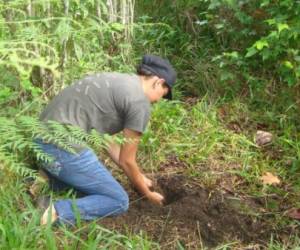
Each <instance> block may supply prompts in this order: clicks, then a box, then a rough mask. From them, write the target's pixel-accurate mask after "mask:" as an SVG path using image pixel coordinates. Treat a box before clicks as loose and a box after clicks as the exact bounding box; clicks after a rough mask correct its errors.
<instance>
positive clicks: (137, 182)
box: [120, 161, 151, 196]
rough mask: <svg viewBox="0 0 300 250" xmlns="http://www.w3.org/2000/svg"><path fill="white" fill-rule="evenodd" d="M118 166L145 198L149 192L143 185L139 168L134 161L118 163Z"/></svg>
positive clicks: (143, 181)
mask: <svg viewBox="0 0 300 250" xmlns="http://www.w3.org/2000/svg"><path fill="white" fill-rule="evenodd" d="M120 166H121V167H122V169H123V170H124V172H125V174H126V175H127V176H128V178H129V179H130V181H131V182H132V184H133V185H134V186H135V187H136V188H137V189H138V191H139V192H140V193H142V194H144V195H146V196H147V195H148V194H149V193H150V192H151V191H150V189H149V188H148V186H147V185H146V183H145V180H144V178H143V174H142V173H141V171H140V169H139V166H138V165H137V163H136V162H135V161H127V162H120Z"/></svg>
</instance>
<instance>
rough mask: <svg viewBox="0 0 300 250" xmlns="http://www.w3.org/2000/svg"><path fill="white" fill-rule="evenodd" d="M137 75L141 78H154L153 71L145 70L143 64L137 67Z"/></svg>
mask: <svg viewBox="0 0 300 250" xmlns="http://www.w3.org/2000/svg"><path fill="white" fill-rule="evenodd" d="M136 73H137V74H138V75H140V76H154V74H153V73H152V72H151V71H149V70H147V69H145V68H144V67H143V65H141V64H140V65H138V66H137V67H136Z"/></svg>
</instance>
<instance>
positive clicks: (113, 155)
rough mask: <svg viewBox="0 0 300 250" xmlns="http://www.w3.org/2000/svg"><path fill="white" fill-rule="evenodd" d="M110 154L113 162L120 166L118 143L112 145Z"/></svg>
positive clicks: (109, 149)
mask: <svg viewBox="0 0 300 250" xmlns="http://www.w3.org/2000/svg"><path fill="white" fill-rule="evenodd" d="M108 153H109V156H110V158H111V159H112V160H113V162H114V163H116V164H117V165H118V166H120V162H119V158H120V146H119V145H118V144H116V143H112V144H110V145H109V148H108Z"/></svg>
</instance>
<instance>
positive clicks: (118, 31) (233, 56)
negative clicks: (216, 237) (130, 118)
mask: <svg viewBox="0 0 300 250" xmlns="http://www.w3.org/2000/svg"><path fill="white" fill-rule="evenodd" d="M108 3H110V4H108ZM0 13H1V15H0V106H1V109H0V116H1V117H0V143H1V144H0V183H1V185H0V200H1V202H0V248H1V249H159V248H160V246H159V245H158V243H156V242H152V241H151V239H149V238H147V235H145V234H144V233H141V235H121V234H119V233H117V232H111V231H109V230H108V229H105V228H103V227H101V226H100V225H101V222H100V223H99V221H96V222H93V223H81V224H79V225H78V227H77V228H64V227H62V228H56V227H50V226H47V227H45V228H42V227H40V226H39V217H40V211H38V210H37V209H36V208H35V207H34V205H33V203H32V199H31V197H30V195H29V194H28V185H27V182H26V178H28V176H33V177H35V176H36V167H35V166H34V165H35V161H34V158H38V159H46V158H47V156H46V155H43V154H42V153H41V152H39V150H38V149H37V148H36V146H35V144H34V143H33V141H32V139H33V138H36V137H38V136H39V137H41V136H42V137H45V138H49V139H53V140H54V139H56V140H58V143H59V144H60V145H62V146H63V147H65V148H68V143H69V142H70V141H71V142H72V141H73V142H78V143H83V142H82V141H83V140H85V141H88V142H89V143H90V144H93V145H94V146H97V145H98V146H99V145H102V146H103V144H102V143H103V140H102V139H103V138H99V136H98V135H96V134H91V135H84V134H83V133H81V131H78V130H76V129H74V130H73V131H70V128H69V129H68V133H66V128H65V127H64V126H59V125H58V124H52V126H53V133H52V134H51V133H50V134H49V133H48V132H47V133H46V132H45V128H44V127H43V125H41V124H40V123H39V122H38V121H37V119H36V118H37V116H38V114H39V112H40V111H41V109H42V107H43V105H44V104H45V103H47V102H48V101H49V99H51V98H52V97H53V96H54V95H55V94H56V93H58V91H59V90H61V89H62V88H64V87H65V86H66V85H68V84H70V83H71V82H72V81H73V80H74V79H76V78H79V77H81V76H82V75H84V74H87V73H89V72H101V71H113V70H115V71H122V72H128V71H134V66H135V64H136V63H137V62H138V60H139V59H140V57H141V55H142V54H145V53H154V54H160V55H162V56H167V57H168V58H169V59H170V61H171V62H172V63H173V64H174V65H175V67H176V69H177V70H178V78H179V79H178V85H177V87H176V89H175V100H174V101H173V102H166V101H163V102H161V103H159V104H156V105H155V106H154V107H153V114H152V119H151V122H150V124H149V127H148V130H147V131H146V133H145V134H144V135H143V138H142V144H141V154H140V155H139V161H140V162H141V163H143V165H142V166H143V168H144V169H145V171H146V172H153V173H154V172H156V171H157V170H158V169H159V167H160V165H161V164H162V163H163V162H164V161H166V159H168V157H169V156H170V155H175V156H176V157H177V158H178V159H179V160H180V161H181V162H183V163H184V164H185V166H187V167H186V169H185V170H184V174H186V175H188V176H193V177H194V178H196V179H197V180H198V181H199V183H202V184H203V185H205V186H207V187H212V188H216V189H219V188H222V185H221V184H222V181H223V180H229V181H230V183H231V186H230V187H228V186H227V188H230V191H232V192H234V193H236V194H237V195H246V196H251V197H256V198H262V199H264V200H265V204H264V206H265V213H268V214H269V215H270V217H269V219H268V223H269V224H271V225H272V227H273V228H274V229H277V230H279V231H280V229H283V228H291V229H293V230H291V232H292V233H291V235H290V237H289V238H288V239H286V240H282V241H279V240H278V238H276V235H274V237H272V238H270V239H269V243H268V246H266V248H267V249H272V250H273V249H274V250H275V249H299V244H300V238H299V222H298V221H296V220H291V219H289V218H288V217H287V216H283V214H284V211H286V210H287V209H289V208H292V207H299V206H300V200H299V195H300V182H299V179H300V137H299V126H300V123H299V97H300V92H299V81H300V39H299V38H300V19H299V15H300V4H299V2H298V1H294V0H281V1H276V0H263V1H257V0H255V1H250V0H243V1H237V0H201V1H196V0H178V1H170V0H167V1H157V0H152V1H146V0H145V1H131V0H123V1H115V0H111V1H102V0H91V1H69V0H64V1H57V0H52V1H50V0H49V1H48V0H43V1H23V0H12V1H3V2H2V3H0ZM71 130H72V129H71ZM257 130H265V131H268V132H271V133H272V134H273V140H272V142H271V143H269V144H267V145H265V146H258V145H257V144H256V143H255V135H256V132H257ZM47 131H48V130H47ZM104 139H105V138H104ZM66 140H67V141H66ZM79 141H80V142H79ZM49 160H50V159H49ZM265 172H271V173H273V174H274V175H276V176H278V177H279V179H280V180H281V184H280V185H277V186H272V185H263V183H262V181H261V179H260V178H261V176H262V175H263V174H264V173H265ZM42 185H43V184H42ZM41 192H44V193H49V192H50V191H49V189H48V187H47V186H46V185H44V186H43V190H42V191H41ZM68 195H72V194H68ZM53 196H54V197H57V194H53ZM236 246H237V245H236V244H235V243H234V242H233V243H231V242H229V243H228V242H227V243H226V242H224V244H223V245H221V246H219V247H218V248H217V249H232V248H231V247H236ZM237 248H238V246H237ZM178 249H184V246H182V245H181V243H180V242H178Z"/></svg>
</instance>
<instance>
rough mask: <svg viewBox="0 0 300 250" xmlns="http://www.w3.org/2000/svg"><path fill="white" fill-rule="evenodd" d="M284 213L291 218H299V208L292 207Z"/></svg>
mask: <svg viewBox="0 0 300 250" xmlns="http://www.w3.org/2000/svg"><path fill="white" fill-rule="evenodd" d="M286 215H287V216H288V217H289V218H291V219H295V220H300V208H292V209H290V210H289V211H287V214H286Z"/></svg>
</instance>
